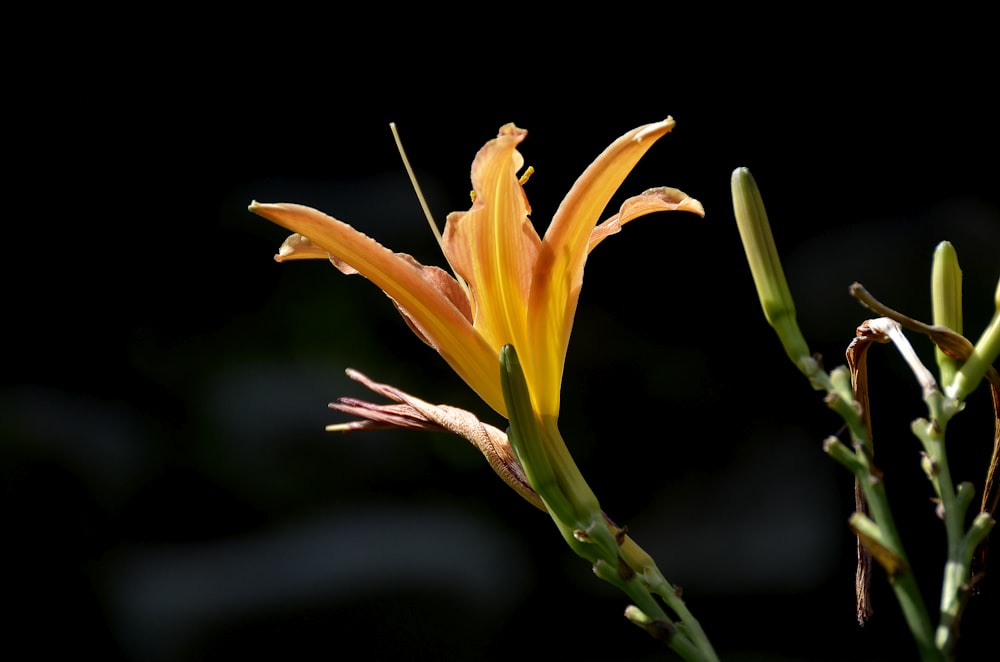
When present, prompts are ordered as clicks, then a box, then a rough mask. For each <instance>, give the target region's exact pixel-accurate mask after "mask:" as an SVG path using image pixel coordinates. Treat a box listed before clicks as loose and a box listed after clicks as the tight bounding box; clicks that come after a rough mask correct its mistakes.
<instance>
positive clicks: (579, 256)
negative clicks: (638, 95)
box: [518, 117, 674, 416]
mask: <svg viewBox="0 0 1000 662" xmlns="http://www.w3.org/2000/svg"><path fill="white" fill-rule="evenodd" d="M673 127H674V120H673V119H672V118H670V117H668V118H667V119H665V120H663V121H662V122H657V123H655V124H647V125H645V126H640V127H638V128H636V129H634V130H632V131H630V132H628V133H626V134H625V135H623V136H621V137H620V138H618V139H617V140H615V141H614V142H613V143H612V144H611V145H610V146H609V147H608V148H607V149H605V150H604V152H603V153H602V154H601V155H600V156H598V157H597V159H596V160H595V161H594V162H593V163H592V164H591V165H590V167H588V168H587V170H586V171H584V173H583V174H582V175H581V176H580V178H579V179H577V181H576V183H575V184H574V185H573V188H572V189H571V190H570V192H569V194H568V195H567V196H566V198H565V199H564V200H563V201H562V204H560V205H559V209H558V210H557V211H556V214H555V216H554V217H553V219H552V223H551V225H550V226H549V228H548V230H547V231H546V233H545V237H544V238H543V240H542V247H541V251H540V253H539V259H538V262H537V264H536V266H535V272H534V275H533V277H532V282H533V284H534V286H533V287H532V290H531V299H530V303H529V317H528V328H529V337H530V338H531V342H532V346H531V353H530V358H529V359H527V360H525V361H524V367H525V376H526V378H527V380H528V383H529V385H530V386H531V387H532V388H533V393H532V398H533V399H534V400H535V405H536V407H538V408H539V411H540V412H541V413H542V414H549V415H553V416H554V415H556V414H557V413H558V411H559V390H560V387H561V383H562V371H563V363H564V361H565V358H566V349H567V346H568V344H569V336H570V331H571V330H572V327H573V316H574V315H575V313H576V305H577V301H578V300H579V297H580V286H581V284H582V282H583V266H584V263H585V262H586V258H587V251H588V248H589V245H590V236H591V233H592V232H593V230H594V227H595V226H596V225H597V222H598V220H599V219H600V217H601V214H602V213H603V212H604V209H605V208H606V207H607V205H608V202H609V201H610V200H611V197H612V196H613V195H614V194H615V192H616V191H617V190H618V188H619V186H621V184H622V182H623V181H624V180H625V177H626V176H628V174H629V173H630V172H631V171H632V168H634V167H635V164H636V163H638V161H639V159H640V158H642V156H643V155H644V154H645V153H646V151H647V150H648V149H649V148H650V147H651V146H652V145H653V143H655V142H656V140H657V139H658V138H660V137H662V136H664V135H665V134H667V133H668V132H669V131H670V130H671V129H673ZM518 351H519V352H521V353H522V355H523V354H524V353H525V352H524V350H523V349H522V348H520V347H519V348H518Z"/></svg>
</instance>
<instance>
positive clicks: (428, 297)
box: [250, 201, 505, 414]
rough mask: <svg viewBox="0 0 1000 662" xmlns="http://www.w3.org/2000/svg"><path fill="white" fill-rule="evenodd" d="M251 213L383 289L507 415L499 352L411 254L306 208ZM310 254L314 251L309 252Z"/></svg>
mask: <svg viewBox="0 0 1000 662" xmlns="http://www.w3.org/2000/svg"><path fill="white" fill-rule="evenodd" d="M250 211H252V212H254V213H255V214H259V215H260V216H263V217H264V218H266V219H268V220H269V221H272V222H274V223H277V224H278V225H281V226H282V227H284V228H287V229H288V230H291V231H292V232H295V233H297V234H300V235H302V236H303V237H308V238H309V243H310V244H312V245H313V246H318V247H320V248H322V249H323V250H324V251H326V252H327V253H329V254H330V258H331V259H333V260H334V261H335V264H336V263H337V262H340V263H343V265H342V266H341V265H338V266H340V268H341V270H342V271H343V270H344V267H346V266H349V267H350V269H353V270H355V271H356V272H357V273H359V274H361V275H362V276H364V277H365V278H367V279H368V280H370V281H372V282H373V283H375V284H376V285H378V287H380V288H381V289H382V291H383V292H385V293H386V294H387V295H388V296H389V297H390V298H391V299H392V300H393V302H395V304H396V305H397V306H398V307H399V308H400V309H401V310H402V311H403V312H404V313H405V316H406V318H407V320H408V321H410V322H412V324H413V325H415V327H416V328H417V329H419V331H420V334H421V336H422V338H423V339H424V340H425V341H426V342H427V343H428V344H430V345H431V346H432V347H434V349H436V350H437V351H438V352H439V353H440V354H441V356H442V357H443V358H444V360H445V361H447V362H448V364H449V365H450V366H451V367H452V368H453V369H454V370H455V372H457V373H458V374H459V376H460V377H461V378H462V379H464V380H465V382H466V383H467V384H468V385H469V386H470V387H472V389H473V390H474V391H476V393H478V394H479V396H480V397H481V398H482V399H483V400H484V401H486V403H487V404H489V405H490V406H491V407H493V408H494V409H495V410H496V411H497V412H499V413H500V414H504V413H505V408H504V403H503V393H502V392H501V389H500V375H499V372H500V371H499V368H498V365H499V351H498V350H494V349H493V348H492V347H490V345H489V344H488V343H487V342H486V341H485V340H484V339H483V337H482V336H481V335H480V334H479V333H477V332H476V330H475V329H474V328H473V327H472V324H471V323H470V321H469V318H468V317H467V315H468V309H465V310H461V309H460V308H459V307H457V306H456V305H455V303H454V298H453V297H454V292H451V291H448V290H447V289H443V288H442V287H441V285H440V283H439V282H436V281H437V279H438V277H439V276H440V274H436V276H435V277H433V278H430V277H428V275H427V272H425V270H424V269H425V268H424V267H422V266H421V265H419V263H417V262H416V260H414V259H413V258H411V257H410V256H408V255H400V254H396V253H393V252H392V251H390V250H389V249H387V248H385V247H384V246H382V245H381V244H379V243H378V242H376V241H375V240H374V239H372V238H371V237H368V236H366V235H364V234H362V233H360V232H358V231H357V230H355V229H354V228H352V227H351V226H350V225H348V224H346V223H343V222H341V221H338V220H337V219H334V218H331V217H330V216H327V215H326V214H324V213H322V212H320V211H317V210H315V209H312V208H310V207H305V206H303V205H296V204H289V203H281V204H262V203H258V202H256V201H255V202H253V203H252V204H251V205H250ZM310 254H311V252H310Z"/></svg>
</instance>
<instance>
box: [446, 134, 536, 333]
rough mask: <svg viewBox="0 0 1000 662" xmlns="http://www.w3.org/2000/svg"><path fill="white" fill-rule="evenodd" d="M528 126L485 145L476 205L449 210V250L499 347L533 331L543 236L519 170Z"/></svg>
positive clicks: (480, 321) (482, 326)
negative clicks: (531, 297) (533, 294)
mask: <svg viewBox="0 0 1000 662" xmlns="http://www.w3.org/2000/svg"><path fill="white" fill-rule="evenodd" d="M526 133H527V132H526V131H524V130H523V129H518V128H517V127H516V126H514V125H513V124H507V125H505V126H504V127H502V128H501V129H500V133H499V136H498V137H497V138H496V139H495V140H491V141H490V142H488V143H486V145H485V146H484V147H483V148H482V149H481V150H480V151H479V153H478V154H477V155H476V158H475V160H474V161H473V164H472V185H473V188H474V190H475V193H476V198H475V202H474V203H473V205H472V209H470V210H469V211H468V212H465V213H454V214H451V215H449V217H448V221H447V223H446V225H445V232H444V240H443V245H444V250H445V254H446V255H447V256H448V261H449V262H450V263H451V265H452V266H453V268H454V269H455V271H456V273H457V274H459V275H460V276H461V277H462V278H464V279H465V281H466V282H467V283H468V284H469V288H470V290H471V291H472V295H473V297H474V310H473V319H474V324H475V327H476V329H477V330H478V331H479V332H480V333H481V334H482V335H483V336H484V337H485V338H486V339H487V341H488V342H489V344H490V345H491V346H492V347H493V348H494V349H495V350H496V351H497V352H498V353H499V351H500V348H501V347H503V346H504V345H506V344H507V343H513V344H514V345H515V346H519V345H520V344H521V343H523V342H525V339H526V333H527V322H526V319H527V316H526V310H527V301H528V292H529V290H530V288H531V274H532V271H533V267H534V263H535V258H536V256H537V254H538V247H539V245H540V243H541V240H540V239H539V238H538V234H537V232H535V229H534V227H533V226H532V225H531V220H530V219H529V217H528V213H529V207H528V201H527V198H526V197H525V195H524V189H523V188H522V187H521V184H520V183H519V181H518V176H517V172H518V170H519V169H520V168H521V166H522V165H523V163H524V161H523V159H522V158H521V155H520V153H518V151H517V149H516V148H517V145H518V144H519V143H520V142H521V141H522V140H524V137H525V135H526Z"/></svg>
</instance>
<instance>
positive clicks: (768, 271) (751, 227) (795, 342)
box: [732, 168, 815, 376]
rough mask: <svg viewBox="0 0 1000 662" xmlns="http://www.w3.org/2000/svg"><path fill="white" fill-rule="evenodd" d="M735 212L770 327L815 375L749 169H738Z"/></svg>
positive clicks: (734, 180)
mask: <svg viewBox="0 0 1000 662" xmlns="http://www.w3.org/2000/svg"><path fill="white" fill-rule="evenodd" d="M732 193H733V212H734V213H735V215H736V225H737V227H738V228H739V231H740V238H741V239H742V241H743V250H744V251H745V252H746V256H747V262H749V264H750V273H751V274H752V275H753V281H754V284H755V285H756V286H757V298H758V299H760V305H761V308H762V309H763V310H764V317H765V318H766V319H767V322H768V324H770V325H771V327H772V328H773V329H774V330H775V332H776V333H777V334H778V338H779V339H780V340H781V344H782V346H784V348H785V353H786V354H788V357H789V358H790V359H792V362H794V363H795V365H796V366H797V367H798V368H799V370H801V371H802V372H804V373H805V374H806V375H807V376H811V375H810V373H811V372H814V371H815V366H814V362H813V360H812V356H811V355H810V352H809V346H808V345H807V344H806V340H805V338H804V337H803V336H802V332H801V331H800V330H799V326H798V323H797V322H796V321H795V302H794V301H793V300H792V293H791V292H790V291H789V289H788V283H787V282H786V281H785V272H784V271H783V270H782V268H781V260H780V259H779V258H778V249H777V247H775V245H774V237H773V236H772V235H771V225H770V223H768V220H767V212H766V211H765V209H764V201H763V200H762V199H761V197H760V190H758V188H757V184H756V182H754V179H753V176H751V174H750V171H749V170H747V169H746V168H737V169H736V170H734V171H733V177H732Z"/></svg>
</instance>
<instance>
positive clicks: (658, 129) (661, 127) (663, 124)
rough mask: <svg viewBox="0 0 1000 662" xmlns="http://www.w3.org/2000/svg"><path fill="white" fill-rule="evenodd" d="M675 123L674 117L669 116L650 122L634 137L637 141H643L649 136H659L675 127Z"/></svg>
mask: <svg viewBox="0 0 1000 662" xmlns="http://www.w3.org/2000/svg"><path fill="white" fill-rule="evenodd" d="M675 124H676V122H674V118H673V117H670V116H667V118H666V119H665V120H661V121H659V122H654V123H653V124H649V125H647V126H645V127H643V128H642V130H640V131H639V132H638V133H636V134H635V136H633V138H632V139H633V140H634V141H635V142H637V143H641V142H642V141H643V140H645V139H646V138H647V137H649V136H653V137H654V138H658V137H659V136H661V135H663V134H664V133H666V132H668V131H670V130H671V129H673V128H674V125H675Z"/></svg>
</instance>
